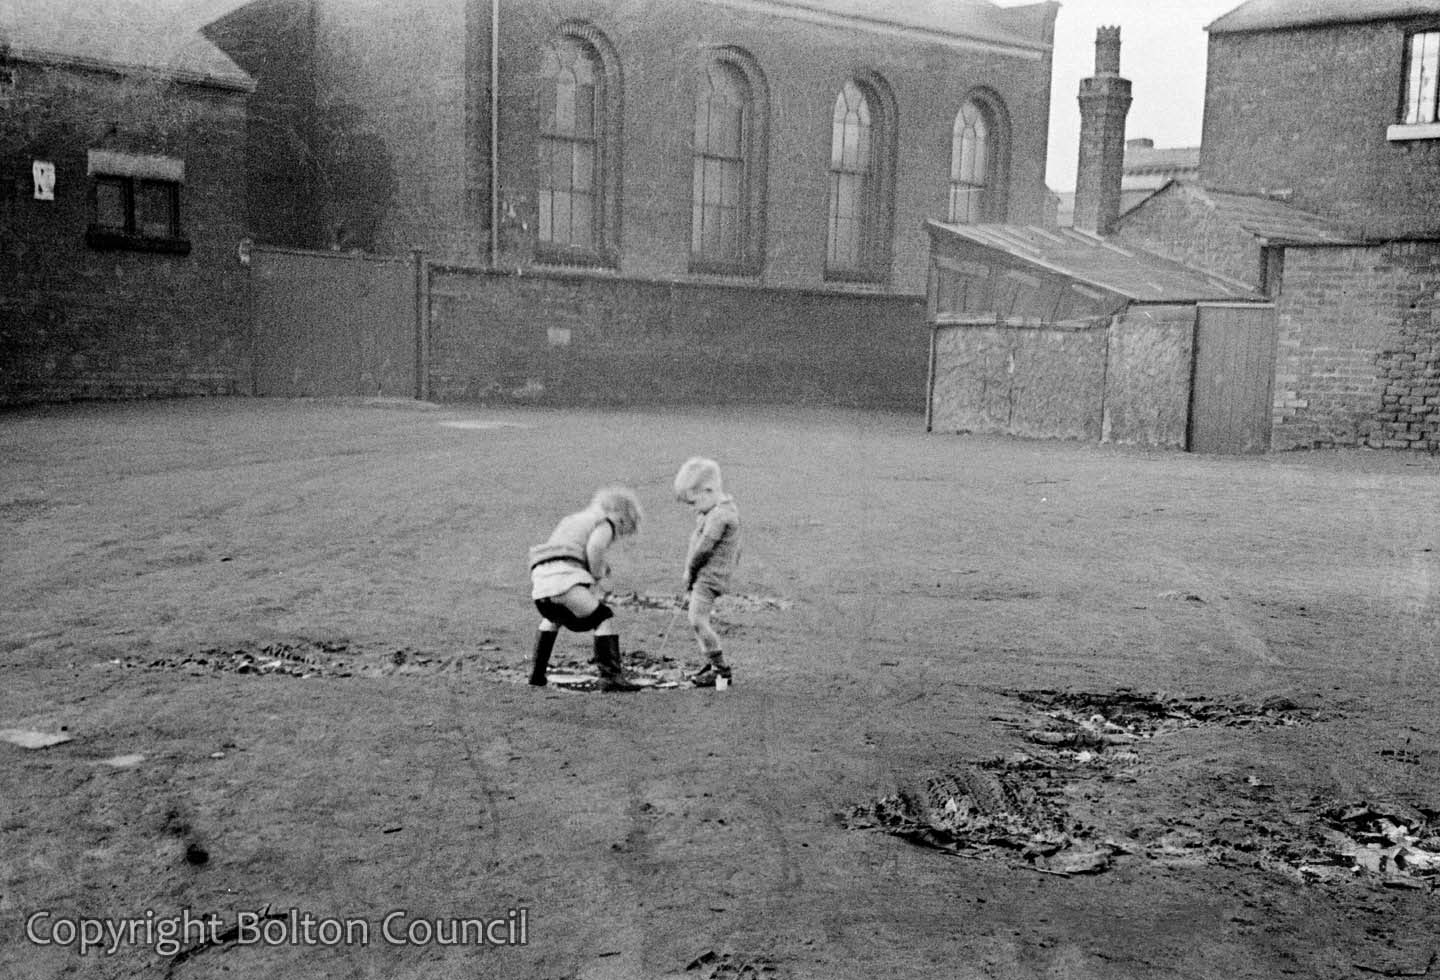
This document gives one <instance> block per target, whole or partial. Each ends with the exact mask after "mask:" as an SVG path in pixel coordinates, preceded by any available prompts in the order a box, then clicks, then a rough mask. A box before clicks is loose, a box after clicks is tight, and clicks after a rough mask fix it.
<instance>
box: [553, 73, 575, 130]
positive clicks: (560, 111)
mask: <svg viewBox="0 0 1440 980" xmlns="http://www.w3.org/2000/svg"><path fill="white" fill-rule="evenodd" d="M550 131H551V132H552V133H555V134H556V135H557V136H574V135H575V78H574V76H572V75H570V74H569V73H568V72H567V73H566V74H563V75H561V76H560V78H559V79H558V80H557V81H556V82H555V115H554V117H553V125H552V127H551V130H550Z"/></svg>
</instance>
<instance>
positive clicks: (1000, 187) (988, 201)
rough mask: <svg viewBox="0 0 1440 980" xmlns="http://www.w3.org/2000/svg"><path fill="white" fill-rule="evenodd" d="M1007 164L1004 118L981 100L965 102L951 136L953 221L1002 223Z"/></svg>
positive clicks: (956, 116)
mask: <svg viewBox="0 0 1440 980" xmlns="http://www.w3.org/2000/svg"><path fill="white" fill-rule="evenodd" d="M1006 162H1007V158H1006V146H1005V126H1004V122H1003V114H1002V113H1001V112H1000V111H999V110H998V109H997V108H994V107H992V106H991V105H990V104H988V102H987V101H982V100H981V99H978V98H970V99H966V100H965V103H964V104H963V105H961V106H960V111H959V112H957V113H956V114H955V123H954V125H953V126H952V127H951V134H950V221H951V222H953V223H955V224H976V223H979V222H985V221H1003V220H1004V217H1005V181H1004V170H1005V165H1006Z"/></svg>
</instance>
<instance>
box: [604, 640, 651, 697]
mask: <svg viewBox="0 0 1440 980" xmlns="http://www.w3.org/2000/svg"><path fill="white" fill-rule="evenodd" d="M595 662H596V663H597V664H599V665H600V690H602V691H638V690H640V685H639V684H632V683H631V682H630V681H627V680H626V679H625V672H624V671H622V670H621V669H620V637H618V636H615V635H613V634H612V635H610V636H597V637H595Z"/></svg>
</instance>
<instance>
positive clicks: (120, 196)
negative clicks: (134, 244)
mask: <svg viewBox="0 0 1440 980" xmlns="http://www.w3.org/2000/svg"><path fill="white" fill-rule="evenodd" d="M127 184H128V181H124V180H117V179H114V178H111V179H106V178H103V177H102V178H100V179H98V180H97V181H96V183H95V225H96V227H99V228H110V229H113V230H115V231H124V230H125V226H126V221H125V214H126V211H127V210H128V209H127V208H126V206H125V197H126V194H125V191H126V185H127Z"/></svg>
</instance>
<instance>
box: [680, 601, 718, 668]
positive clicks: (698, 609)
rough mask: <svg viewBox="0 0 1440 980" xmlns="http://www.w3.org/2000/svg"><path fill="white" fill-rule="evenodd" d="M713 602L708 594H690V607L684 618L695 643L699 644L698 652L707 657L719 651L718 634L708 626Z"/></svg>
mask: <svg viewBox="0 0 1440 980" xmlns="http://www.w3.org/2000/svg"><path fill="white" fill-rule="evenodd" d="M714 602H715V600H713V599H711V598H710V596H709V595H708V594H705V593H701V592H691V593H690V607H689V608H688V609H687V610H686V618H687V619H689V621H690V630H691V632H693V633H694V634H695V642H696V643H698V644H700V652H701V653H702V654H704V655H705V656H707V657H708V656H709V655H710V654H712V653H714V652H715V651H717V650H719V649H720V634H719V633H716V632H715V628H714V627H713V626H711V625H710V610H711V609H712V608H713V607H714Z"/></svg>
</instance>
